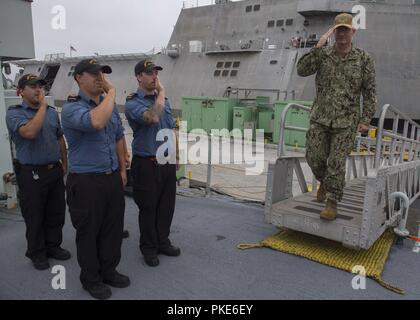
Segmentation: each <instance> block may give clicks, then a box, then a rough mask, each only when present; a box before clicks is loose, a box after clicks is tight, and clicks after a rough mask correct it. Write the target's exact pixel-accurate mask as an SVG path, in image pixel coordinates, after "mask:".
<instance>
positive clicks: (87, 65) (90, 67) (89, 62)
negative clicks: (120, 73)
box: [74, 59, 112, 76]
mask: <svg viewBox="0 0 420 320" xmlns="http://www.w3.org/2000/svg"><path fill="white" fill-rule="evenodd" d="M98 71H102V72H103V73H111V72H112V69H111V67H110V66H105V65H101V64H99V63H98V61H96V60H95V59H84V60H82V61H80V62H79V63H78V64H76V66H75V67H74V75H75V76H76V74H82V73H83V72H88V73H97V72H98Z"/></svg>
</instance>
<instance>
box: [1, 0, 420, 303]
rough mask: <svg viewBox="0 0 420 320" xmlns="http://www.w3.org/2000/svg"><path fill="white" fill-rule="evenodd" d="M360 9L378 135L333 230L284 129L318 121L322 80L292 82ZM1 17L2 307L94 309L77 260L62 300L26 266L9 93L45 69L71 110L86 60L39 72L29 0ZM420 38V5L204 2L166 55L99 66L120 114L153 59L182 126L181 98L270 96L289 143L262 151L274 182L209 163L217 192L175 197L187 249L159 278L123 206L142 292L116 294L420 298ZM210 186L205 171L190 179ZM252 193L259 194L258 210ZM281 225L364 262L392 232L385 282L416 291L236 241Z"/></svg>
mask: <svg viewBox="0 0 420 320" xmlns="http://www.w3.org/2000/svg"><path fill="white" fill-rule="evenodd" d="M197 4H199V2H197ZM355 6H359V7H356V9H357V8H359V9H360V6H362V7H363V8H365V10H366V28H365V29H360V30H358V32H357V33H358V34H357V36H356V37H355V40H356V41H355V45H356V46H358V47H361V48H364V49H366V50H367V51H368V52H369V53H370V54H371V55H372V56H373V58H374V60H375V63H376V70H377V87H378V100H379V102H378V112H377V114H376V117H375V118H376V120H375V126H376V127H375V130H376V135H375V136H373V137H371V138H370V137H358V140H357V144H356V145H355V152H354V153H353V154H352V156H351V157H350V158H349V160H348V174H347V180H348V183H347V187H346V191H345V197H344V200H343V204H342V205H341V206H339V213H340V216H339V219H337V221H336V222H335V223H331V224H330V225H326V224H325V223H322V222H320V221H319V220H320V219H319V211H320V206H319V205H316V204H314V202H313V199H314V193H313V192H314V190H316V181H312V180H311V179H312V177H311V173H310V172H308V168H307V166H305V163H304V160H303V158H304V157H303V153H302V150H301V148H300V149H299V148H290V145H289V146H287V147H286V143H285V135H286V134H285V131H287V130H290V131H298V133H299V134H301V132H302V131H304V130H305V128H299V127H296V126H292V125H290V124H287V123H286V121H285V119H287V112H289V111H291V112H293V110H299V112H302V114H305V113H306V114H307V113H308V112H310V106H308V105H307V104H305V103H300V101H306V102H307V101H311V100H313V97H314V94H315V87H314V79H313V78H312V77H309V78H301V77H298V76H297V74H296V63H297V61H298V59H299V57H300V56H302V55H303V54H305V53H306V52H307V51H308V50H310V48H311V47H313V46H314V45H315V44H316V43H317V42H318V40H319V37H320V36H321V35H322V34H323V33H324V32H325V31H326V30H327V29H328V27H329V26H330V25H331V22H332V21H333V18H334V16H335V15H336V14H337V13H340V12H350V13H351V12H352V11H353V13H355V12H354V10H355V9H354V8H355ZM0 12H1V13H3V12H5V13H9V14H1V15H0V27H1V28H0V35H1V38H0V40H1V41H0V60H1V63H2V70H3V71H4V75H3V77H2V82H3V83H2V85H0V123H1V126H0V130H2V131H1V134H2V135H1V139H0V150H1V153H0V159H1V161H0V175H1V176H2V177H3V183H0V195H1V197H0V205H1V206H0V247H1V248H2V258H1V259H0V269H1V270H2V272H1V275H0V299H89V296H88V295H87V294H86V293H85V292H84V291H83V290H82V288H79V282H78V272H79V270H78V266H77V262H76V259H71V260H70V261H68V262H66V263H64V264H63V265H64V267H65V268H66V270H67V272H66V274H67V278H66V283H67V288H66V290H54V289H52V288H51V279H52V277H53V276H54V275H53V274H51V273H48V272H45V273H36V272H35V271H33V270H32V267H31V265H30V263H29V262H28V261H27V260H26V259H25V258H24V255H23V252H24V247H25V239H24V230H25V228H24V223H23V220H22V217H21V216H20V213H19V208H18V207H16V204H17V200H16V183H15V181H14V179H13V169H12V158H13V146H11V144H10V141H9V138H8V136H7V132H6V127H5V123H4V115H5V110H6V108H7V106H9V105H12V104H16V103H19V99H18V98H17V97H15V94H14V90H13V88H14V86H15V85H16V81H17V79H18V78H19V76H20V75H21V74H23V73H34V74H37V75H40V76H41V77H43V78H44V79H46V81H47V82H48V86H47V89H48V92H49V95H50V99H51V100H50V101H51V103H52V104H54V105H55V106H56V107H58V109H60V106H61V105H62V104H63V103H64V101H66V99H67V96H68V95H70V94H74V93H77V88H76V84H75V83H74V81H73V71H74V66H75V65H76V63H77V62H78V61H80V60H81V59H83V58H86V57H65V56H63V55H61V54H51V55H49V56H48V57H46V59H44V60H42V61H38V60H32V59H31V58H33V56H34V49H33V39H32V38H31V36H28V35H32V20H31V4H30V1H17V0H5V1H3V2H2V3H1V4H0ZM22 21H23V22H22ZM12 30H13V32H12ZM419 31H420V1H418V0H377V1H346V0H244V1H228V0H216V1H214V2H213V3H211V4H209V5H203V6H200V5H198V6H194V7H187V6H185V7H184V8H183V9H182V10H181V12H180V15H179V18H178V21H177V23H176V26H175V28H174V31H173V34H172V36H171V38H170V40H169V42H168V44H167V46H166V47H165V48H162V49H161V50H156V51H154V52H153V53H149V54H145V53H137V54H116V55H107V56H94V57H93V58H95V59H97V60H98V61H100V62H102V63H106V64H108V65H110V66H111V67H112V69H113V73H112V74H111V75H110V80H111V81H112V82H113V83H114V84H115V86H116V87H117V88H118V95H117V104H118V106H119V108H120V110H121V111H123V105H124V103H125V98H126V96H127V95H128V94H130V93H132V92H134V91H135V90H136V83H135V81H134V77H133V74H132V72H131V71H130V72H128V70H133V68H134V65H135V64H136V63H137V62H138V61H139V60H140V59H142V58H145V57H149V58H152V59H153V60H154V61H155V62H156V64H159V65H161V66H162V67H163V68H164V70H165V72H163V73H162V74H161V79H162V81H163V83H165V87H166V90H167V95H168V98H169V99H170V101H171V104H172V106H173V108H174V109H175V111H176V112H175V115H176V116H179V117H185V114H183V112H182V111H183V110H184V105H183V103H184V101H186V100H185V97H187V100H188V99H190V100H189V101H192V100H194V99H198V101H199V104H201V105H203V104H208V101H210V100H212V99H213V100H217V99H218V98H215V97H219V98H220V99H231V98H232V99H236V100H235V101H240V102H241V103H242V107H244V106H246V105H252V106H258V102H259V99H261V96H263V98H264V99H263V103H262V104H263V107H264V108H267V107H268V108H270V107H272V106H273V105H274V104H275V103H277V102H278V101H284V104H283V107H284V108H283V109H282V110H281V112H280V113H279V116H278V117H277V116H274V114H275V113H274V112H273V113H272V114H271V113H270V115H269V117H270V119H271V122H270V125H269V127H270V126H271V128H272V127H273V126H275V123H277V125H278V127H276V129H279V132H278V137H277V140H278V141H275V142H276V143H275V145H270V144H267V145H266V147H265V150H264V153H265V156H266V162H265V171H264V175H262V176H263V177H262V178H261V179H260V180H258V178H253V180H247V179H248V178H247V179H245V178H244V176H243V175H244V174H243V171H244V170H243V169H244V168H243V167H241V166H238V165H234V166H233V167H234V168H233V169H232V170H230V171H229V168H226V166H225V167H224V166H214V169H213V184H212V185H210V182H209V181H208V180H207V183H208V185H207V188H206V196H205V197H203V192H202V189H192V188H190V186H191V185H192V184H191V181H193V179H189V180H190V183H189V185H188V186H185V185H181V186H180V187H179V189H178V197H177V205H176V212H175V219H174V223H173V230H172V240H173V242H174V243H176V244H178V245H179V246H180V247H181V248H182V252H183V253H182V255H181V257H180V258H178V259H171V258H170V257H168V258H165V257H164V258H163V259H162V265H161V266H160V267H159V269H158V270H155V269H154V270H151V269H150V268H147V266H145V265H144V264H143V263H142V261H141V258H140V254H138V255H137V254H134V253H136V252H138V245H137V244H138V238H139V235H138V226H137V222H136V221H137V214H138V213H137V209H136V206H135V204H134V202H133V200H132V199H131V198H129V197H127V198H126V203H127V204H126V218H125V225H126V228H127V229H128V230H129V231H130V234H131V237H130V238H129V239H128V240H125V242H124V244H123V248H122V255H123V259H122V262H121V265H120V266H121V271H122V272H124V273H126V274H128V275H130V277H131V279H132V285H131V287H129V288H128V289H124V290H115V291H114V295H113V297H114V298H115V299H144V300H148V299H185V300H190V299H204V300H213V299H232V300H238V299H239V300H253V299H372V300H373V299H419V298H420V291H419V289H418V288H419V287H420V276H419V273H418V272H416V266H417V262H418V259H419V252H420V242H418V241H417V242H415V243H413V241H411V240H409V239H407V235H408V234H410V235H413V234H414V235H415V234H417V232H418V220H420V210H419V209H420V202H419V201H418V200H417V197H418V195H419V194H420V170H419V168H420V160H418V159H419V152H420V146H419V144H420V142H419V138H420V126H419V125H417V123H416V122H415V121H413V120H412V119H414V120H418V119H420V112H419V111H418V110H417V108H416V106H417V103H418V101H420V93H419V90H418V88H420V62H419V61H418V59H417V58H418V53H419V52H420V33H419ZM16 39H19V41H16ZM22 44H25V45H22ZM28 59H30V60H28ZM10 64H15V65H18V66H19V67H20V68H21V70H20V72H19V74H17V75H16V76H15V77H14V75H11V74H10ZM6 76H7V77H6ZM10 79H12V80H10ZM181 80H182V81H181ZM267 102H269V103H267ZM382 106H383V107H382ZM385 122H387V124H388V127H386V125H385ZM255 125H257V124H255ZM389 125H390V126H391V127H389ZM276 129H275V130H276ZM386 129H388V130H386ZM272 130H273V129H272ZM275 130H274V131H275ZM299 131H300V132H299ZM129 134H130V132H128V135H129ZM273 135H274V133H273ZM128 141H130V139H129V137H128ZM301 147H302V146H301ZM362 149H363V150H362ZM194 168H200V165H197V166H191V167H190V168H189V169H188V170H190V173H191V172H192V171H194V170H195V169H194ZM206 168H208V165H205V166H204V170H205V169H206ZM232 172H233V173H232ZM238 172H239V173H238ZM205 173H206V171H204V175H205ZM201 174H203V172H200V170H197V172H195V171H194V173H193V176H200V175H201ZM217 179H225V180H224V181H226V180H229V182H230V183H232V181H234V180H236V181H240V183H239V185H236V186H235V188H236V190H242V191H243V190H244V188H248V189H247V190H248V191H247V192H244V191H243V192H238V193H236V194H235V196H233V195H232V192H230V193H229V192H225V191H226V190H227V189H229V188H231V185H230V184H229V186H227V187H226V188H225V189H223V188H222V187H220V186H219V188H218V186H217V185H215V180H217ZM204 180H205V179H204ZM251 181H252V182H251ZM196 183H197V184H198V185H200V183H199V181H196ZM241 183H242V185H240V184H241ZM250 184H258V186H250ZM209 187H211V188H209ZM208 189H211V190H212V191H213V192H211V190H210V191H209V190H208ZM249 190H251V191H249ZM252 194H259V196H258V197H256V198H252V197H251V195H252ZM250 200H251V201H250ZM257 200H258V201H257ZM277 227H282V228H288V229H292V230H297V231H301V232H304V233H309V234H313V235H317V236H321V237H324V238H327V239H331V240H335V241H338V242H341V243H342V244H343V245H344V246H347V247H351V248H354V249H358V250H364V249H366V248H369V247H370V246H371V245H372V244H373V243H374V242H375V241H376V240H377V239H378V237H379V236H380V235H381V234H382V233H383V232H384V231H385V230H386V229H390V228H391V229H392V230H393V231H394V232H395V233H396V234H397V235H399V237H400V238H399V239H400V243H399V245H394V246H393V247H392V248H391V251H390V254H389V257H388V262H387V264H386V265H385V270H384V272H383V277H384V278H386V279H389V280H390V281H392V282H393V283H395V284H397V285H399V286H401V287H403V288H404V289H405V291H406V295H404V296H401V295H397V294H395V293H393V292H391V291H387V290H385V289H384V288H383V287H381V286H380V285H379V284H377V283H375V282H374V281H370V280H368V282H367V288H366V289H365V290H355V289H354V288H353V287H352V285H351V284H352V279H353V277H354V275H353V274H350V273H345V272H343V271H340V270H337V269H334V268H331V267H328V266H326V265H322V264H317V263H315V262H312V261H309V260H307V259H302V258H301V257H298V256H294V255H289V254H285V253H281V252H276V251H273V250H269V249H260V250H250V251H239V250H238V249H237V245H238V244H239V243H242V242H259V241H261V240H262V239H264V238H266V237H268V236H270V235H272V234H274V233H276V232H277V231H278V229H277ZM418 237H420V234H419V235H418ZM63 246H65V247H66V248H69V249H70V250H71V252H72V254H73V256H74V255H75V253H76V251H75V245H74V230H73V228H72V226H71V224H70V222H69V219H68V217H67V219H66V225H65V228H64V240H63Z"/></svg>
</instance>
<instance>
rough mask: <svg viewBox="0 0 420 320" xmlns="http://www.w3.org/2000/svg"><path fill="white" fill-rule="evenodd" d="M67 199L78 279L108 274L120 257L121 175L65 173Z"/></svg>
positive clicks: (86, 282)
mask: <svg viewBox="0 0 420 320" xmlns="http://www.w3.org/2000/svg"><path fill="white" fill-rule="evenodd" d="M67 203H68V206H69V210H70V216H71V221H72V223H73V226H74V228H75V229H76V230H77V231H76V247H77V260H78V262H79V265H80V268H81V272H80V281H81V282H82V284H83V285H86V286H90V285H92V284H95V283H98V282H100V281H102V279H104V278H108V277H111V276H112V274H113V273H114V272H115V269H116V267H117V266H118V264H119V262H120V259H121V243H122V233H123V224H124V210H125V199H124V190H123V186H122V179H121V175H120V174H119V173H118V172H114V173H111V174H108V175H107V174H69V176H68V178H67Z"/></svg>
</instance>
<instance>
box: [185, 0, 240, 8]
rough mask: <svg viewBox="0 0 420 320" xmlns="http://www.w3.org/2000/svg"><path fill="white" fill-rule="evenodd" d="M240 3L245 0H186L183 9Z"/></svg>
mask: <svg viewBox="0 0 420 320" xmlns="http://www.w3.org/2000/svg"><path fill="white" fill-rule="evenodd" d="M240 1H244V0H186V1H183V2H182V9H191V8H198V7H205V6H212V5H215V4H223V3H229V2H240Z"/></svg>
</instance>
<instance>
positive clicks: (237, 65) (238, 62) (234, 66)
mask: <svg viewBox="0 0 420 320" xmlns="http://www.w3.org/2000/svg"><path fill="white" fill-rule="evenodd" d="M240 64H241V62H240V61H235V62H234V63H233V68H239V66H240Z"/></svg>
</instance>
